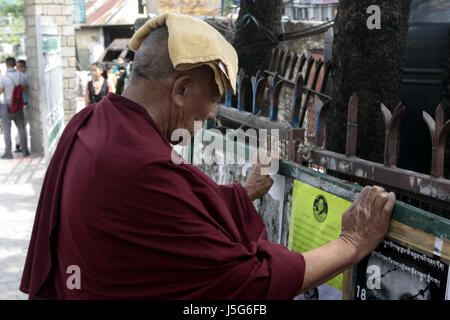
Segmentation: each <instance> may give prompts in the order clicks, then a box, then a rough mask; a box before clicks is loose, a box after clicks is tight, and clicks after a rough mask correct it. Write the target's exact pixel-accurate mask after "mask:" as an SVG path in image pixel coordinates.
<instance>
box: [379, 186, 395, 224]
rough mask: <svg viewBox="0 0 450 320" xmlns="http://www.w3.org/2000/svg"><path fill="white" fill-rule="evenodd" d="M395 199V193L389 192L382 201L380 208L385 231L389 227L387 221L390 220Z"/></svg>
mask: <svg viewBox="0 0 450 320" xmlns="http://www.w3.org/2000/svg"><path fill="white" fill-rule="evenodd" d="M395 201H396V196H395V193H393V192H389V194H388V198H387V200H386V202H385V203H384V206H383V208H382V209H381V219H382V223H383V225H385V228H386V231H387V228H388V227H389V222H390V220H391V216H392V211H393V210H394V206H395Z"/></svg>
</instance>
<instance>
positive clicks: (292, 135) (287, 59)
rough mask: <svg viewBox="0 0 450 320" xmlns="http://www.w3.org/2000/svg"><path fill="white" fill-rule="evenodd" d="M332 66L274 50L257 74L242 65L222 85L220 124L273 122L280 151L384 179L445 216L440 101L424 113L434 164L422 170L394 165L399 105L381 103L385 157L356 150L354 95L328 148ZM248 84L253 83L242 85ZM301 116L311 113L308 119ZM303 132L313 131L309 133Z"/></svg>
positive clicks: (361, 179) (448, 126) (344, 174)
mask: <svg viewBox="0 0 450 320" xmlns="http://www.w3.org/2000/svg"><path fill="white" fill-rule="evenodd" d="M331 68H332V65H331V64H330V63H325V62H324V61H322V60H315V59H313V58H311V57H310V58H307V57H305V56H304V55H302V56H299V55H298V54H295V53H291V52H286V51H283V50H279V49H275V50H274V52H273V56H272V61H271V64H270V67H269V70H264V71H261V72H258V74H257V75H255V76H249V75H246V74H245V72H244V71H243V70H241V71H240V72H239V76H238V79H237V96H236V97H233V96H232V95H231V92H228V93H227V95H226V97H225V103H224V105H221V106H219V112H218V118H219V123H220V127H222V128H234V129H236V128H239V127H240V128H255V129H279V135H280V138H281V140H282V141H281V145H282V150H281V155H282V156H283V157H284V158H288V159H289V160H292V161H294V162H296V163H299V164H304V165H307V166H309V167H312V168H316V169H317V168H319V169H321V170H322V171H324V172H327V174H329V175H333V176H336V177H339V178H341V179H344V180H347V181H350V182H352V183H356V184H359V185H362V186H363V185H367V184H378V185H382V186H384V187H385V188H387V189H389V190H392V191H395V192H396V193H397V195H398V198H399V199H400V200H402V201H404V202H406V203H409V204H411V205H413V206H415V207H418V208H422V209H424V210H426V211H429V212H432V213H434V214H437V215H440V216H442V217H444V218H446V219H449V218H450V205H449V204H450V180H448V179H445V178H444V177H443V173H444V157H445V155H444V153H445V142H446V138H447V136H448V133H449V131H450V121H447V122H444V106H443V105H439V106H438V107H437V110H436V116H435V118H434V119H433V118H432V117H431V116H430V115H429V114H428V113H426V112H424V113H423V119H424V121H425V122H426V123H427V125H428V127H429V129H430V135H431V138H432V144H433V148H432V168H431V172H430V174H428V175H427V174H422V173H417V172H413V171H408V170H405V169H402V168H398V167H397V166H396V165H397V153H398V152H397V149H398V136H399V133H398V132H399V128H400V123H401V119H402V117H403V115H404V114H405V108H404V107H403V106H402V105H398V106H397V107H396V108H395V109H394V111H393V113H391V112H390V111H389V109H388V108H387V107H386V106H384V105H383V104H381V105H380V112H381V113H382V115H383V118H384V122H385V152H384V163H383V164H380V163H376V162H372V161H367V160H364V159H360V158H358V157H356V145H357V139H358V138H357V133H358V124H357V123H358V121H357V114H358V100H359V99H358V97H357V96H356V95H353V96H352V97H351V98H350V101H349V104H348V121H347V124H346V125H347V132H348V133H350V134H348V135H347V142H346V151H345V154H339V153H335V152H331V151H329V150H326V149H325V139H326V117H327V111H328V110H329V108H330V105H331V102H332V98H331V96H329V95H327V94H326V92H327V89H328V80H329V79H328V78H329V76H330V72H331ZM319 79H320V80H319ZM247 86H248V87H249V88H251V90H247ZM283 87H290V88H292V89H293V94H292V97H291V100H290V109H291V110H290V118H289V119H288V120H287V121H280V119H279V117H278V115H279V110H280V92H281V90H282V88H283ZM248 91H250V92H251V94H252V99H251V106H248V105H245V101H246V99H245V94H246V92H248ZM264 105H268V114H266V115H264V114H263V115H262V114H261V110H262V108H263V106H264ZM307 118H308V119H312V120H311V121H306V120H305V119H307ZM343 125H344V124H343ZM307 132H313V135H312V137H311V136H308V135H307V134H306V133H307ZM424 152H425V151H424Z"/></svg>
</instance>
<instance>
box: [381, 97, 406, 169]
mask: <svg viewBox="0 0 450 320" xmlns="http://www.w3.org/2000/svg"><path fill="white" fill-rule="evenodd" d="M380 109H381V113H382V115H383V119H384V124H385V137H384V165H385V166H396V165H397V151H398V131H399V129H400V122H401V120H402V118H403V116H404V114H405V107H404V106H402V104H401V103H400V104H398V106H397V107H396V108H395V110H394V114H393V115H392V113H391V111H389V109H388V108H386V106H385V105H384V104H382V103H381V107H380Z"/></svg>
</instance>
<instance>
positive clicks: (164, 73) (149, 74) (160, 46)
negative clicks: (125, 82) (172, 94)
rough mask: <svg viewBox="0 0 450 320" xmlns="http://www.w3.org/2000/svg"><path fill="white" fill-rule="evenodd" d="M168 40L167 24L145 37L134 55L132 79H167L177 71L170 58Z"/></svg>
mask: <svg viewBox="0 0 450 320" xmlns="http://www.w3.org/2000/svg"><path fill="white" fill-rule="evenodd" d="M168 40H169V32H168V30H167V26H162V27H159V28H158V29H156V30H154V31H152V32H151V33H150V34H149V35H148V36H147V37H146V38H145V40H144V41H143V42H142V44H141V46H140V48H139V49H138V51H137V52H136V54H135V56H134V60H133V73H132V81H134V80H136V78H144V79H150V78H151V79H166V78H167V77H169V76H170V75H172V74H173V73H174V72H176V71H175V69H174V68H173V64H172V61H171V60H170V56H169V45H168V43H169V41H168Z"/></svg>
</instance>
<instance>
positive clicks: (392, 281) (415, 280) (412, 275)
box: [354, 239, 449, 300]
mask: <svg viewBox="0 0 450 320" xmlns="http://www.w3.org/2000/svg"><path fill="white" fill-rule="evenodd" d="M448 276H449V268H448V262H447V263H444V262H443V259H441V258H440V257H439V256H438V255H434V254H432V253H431V254H424V253H420V252H418V251H415V250H412V249H410V248H408V247H406V246H403V245H401V244H399V243H398V242H396V241H394V240H390V239H384V240H383V241H382V242H381V243H380V245H379V246H378V247H377V248H376V249H375V250H374V251H372V253H371V254H370V255H369V256H367V257H366V258H365V259H363V260H362V261H361V262H360V263H359V264H358V266H357V275H356V284H355V288H354V299H355V300H448V294H449V293H448Z"/></svg>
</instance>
